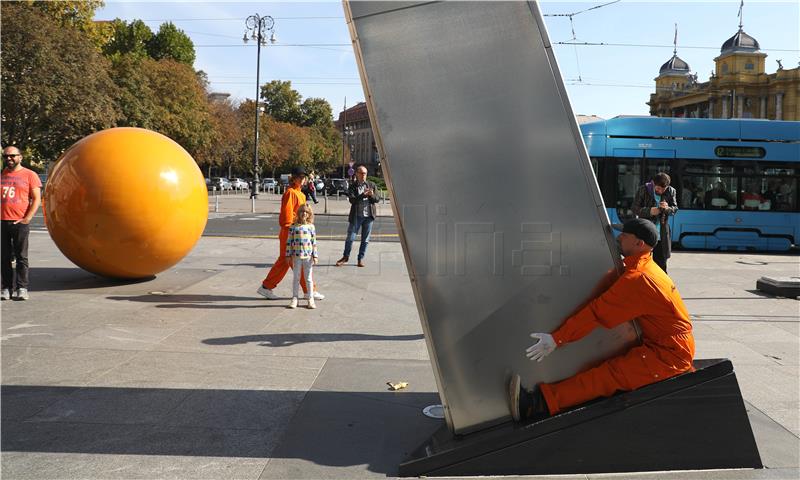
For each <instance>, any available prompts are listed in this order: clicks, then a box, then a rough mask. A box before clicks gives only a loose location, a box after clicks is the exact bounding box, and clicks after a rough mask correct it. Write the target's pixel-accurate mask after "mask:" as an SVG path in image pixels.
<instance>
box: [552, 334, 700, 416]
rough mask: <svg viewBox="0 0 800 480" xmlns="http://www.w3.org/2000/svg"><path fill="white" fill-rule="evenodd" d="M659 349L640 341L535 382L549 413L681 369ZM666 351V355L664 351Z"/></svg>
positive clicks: (635, 385)
mask: <svg viewBox="0 0 800 480" xmlns="http://www.w3.org/2000/svg"><path fill="white" fill-rule="evenodd" d="M660 353H661V351H660V350H659V349H656V348H653V347H649V346H646V345H641V346H638V347H634V348H632V349H630V350H628V352H627V353H625V354H623V355H619V356H617V357H613V358H610V359H608V360H606V361H605V362H603V363H601V364H600V365H598V366H596V367H594V368H590V369H588V370H585V371H583V372H580V373H578V374H576V375H574V376H572V377H570V378H567V379H566V380H562V381H560V382H556V383H543V384H541V385H540V386H539V388H541V389H542V395H543V396H544V399H545V401H546V402H547V408H548V410H550V415H555V414H557V413H559V412H561V411H562V410H564V409H566V408H569V407H572V406H575V405H580V404H581V403H585V402H588V401H589V400H593V399H595V398H599V397H610V396H611V395H613V394H614V393H615V392H617V391H629V390H635V389H637V388H639V387H643V386H645V385H649V384H651V383H655V382H658V381H661V380H664V379H666V378H669V377H673V376H675V375H678V374H680V373H683V372H685V371H688V370H691V369H692V367H691V364H690V365H689V366H688V368H686V369H685V370H680V369H677V368H675V367H674V363H673V362H664V361H662V360H661V359H660ZM667 355H669V354H668V353H667Z"/></svg>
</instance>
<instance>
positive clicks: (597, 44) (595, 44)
mask: <svg viewBox="0 0 800 480" xmlns="http://www.w3.org/2000/svg"><path fill="white" fill-rule="evenodd" d="M553 45H571V46H579V47H633V48H672V47H673V45H666V44H664V45H659V44H646V43H609V42H573V41H570V40H568V41H566V42H553ZM681 48H691V49H700V50H719V47H705V46H697V45H694V46H693V45H681ZM760 50H761V51H768V52H800V49H797V48H761V49H760Z"/></svg>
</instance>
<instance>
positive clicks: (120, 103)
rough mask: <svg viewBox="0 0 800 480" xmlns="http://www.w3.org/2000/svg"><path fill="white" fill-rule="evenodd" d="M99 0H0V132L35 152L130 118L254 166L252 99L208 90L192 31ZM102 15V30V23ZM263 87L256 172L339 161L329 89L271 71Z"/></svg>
mask: <svg viewBox="0 0 800 480" xmlns="http://www.w3.org/2000/svg"><path fill="white" fill-rule="evenodd" d="M101 5H102V2H101V1H99V0H86V1H62V2H38V1H30V0H26V1H22V2H16V3H11V2H9V3H4V5H3V15H2V18H1V20H2V24H1V25H0V27H1V28H2V31H1V33H2V39H1V40H2V46H3V55H2V71H0V75H1V76H2V85H1V87H2V92H0V93H1V94H2V98H0V101H2V142H3V144H4V145H17V146H19V147H20V148H21V149H23V151H25V153H26V158H28V159H32V160H34V161H36V160H55V159H56V158H57V157H58V155H59V154H60V153H61V152H62V151H63V150H65V149H66V148H68V147H69V146H70V145H72V144H73V143H74V142H76V141H77V140H79V139H81V138H83V137H85V136H86V135H89V134H91V133H93V132H95V131H97V130H100V129H105V128H111V127H115V126H132V127H140V128H146V129H150V130H154V131H157V132H160V133H162V134H164V135H166V136H168V137H170V138H172V139H173V140H175V141H176V142H178V143H179V144H180V145H181V146H183V147H184V148H185V149H186V150H187V151H188V152H189V153H190V154H191V155H192V156H193V157H194V158H195V160H196V161H197V162H198V164H200V165H201V166H204V167H208V168H209V169H211V167H218V168H229V169H231V170H232V171H234V172H236V173H238V174H239V175H242V176H246V175H252V174H253V173H255V172H253V155H254V149H255V145H254V144H253V141H254V132H253V131H254V128H255V125H254V123H255V112H256V111H255V102H254V101H252V100H247V101H244V102H242V103H241V104H238V105H237V104H234V103H233V102H231V101H229V100H222V101H220V100H218V99H211V98H210V97H209V95H208V94H209V81H208V75H207V74H206V73H205V72H203V71H195V70H194V69H193V67H192V64H193V62H194V59H195V51H194V45H193V43H192V42H191V40H190V39H189V37H188V36H186V34H185V33H184V32H182V31H181V30H179V29H178V28H176V27H175V25H173V24H172V23H165V24H162V25H161V27H160V29H159V31H158V32H157V33H156V34H154V33H153V32H152V31H151V30H150V28H149V27H148V26H147V25H146V24H145V23H144V22H143V21H141V20H134V21H131V22H125V21H122V20H119V19H117V20H114V21H112V22H93V20H92V18H93V15H94V11H95V9H96V8H98V7H99V6H101ZM54 19H55V20H56V21H54ZM100 26H102V27H104V28H106V29H107V31H108V32H109V34H108V35H106V36H102V35H99V33H98V32H100V30H101V29H100V30H98V29H96V28H95V27H98V28H99V27H100ZM100 47H101V48H100ZM260 93H261V98H263V100H264V104H263V105H264V107H265V110H266V112H265V113H262V114H260V115H261V116H260V117H259V118H260V122H259V145H258V160H259V167H260V168H259V172H258V173H259V175H264V174H267V175H272V176H275V175H276V173H279V172H285V171H288V170H289V169H290V168H291V167H293V166H303V167H305V168H307V169H314V170H316V171H321V172H327V171H330V170H331V169H333V168H335V167H336V166H337V165H338V164H339V160H338V159H339V152H340V148H341V140H340V138H339V135H338V133H337V132H336V130H335V128H334V126H333V118H332V117H333V115H332V109H331V106H330V104H329V103H328V102H327V101H326V100H324V99H321V98H308V99H306V100H303V98H302V96H301V95H300V94H299V93H298V92H297V91H296V90H294V89H293V88H292V87H291V82H288V81H286V82H285V81H279V80H275V81H272V82H269V83H267V84H266V85H264V86H262V88H261V92H260Z"/></svg>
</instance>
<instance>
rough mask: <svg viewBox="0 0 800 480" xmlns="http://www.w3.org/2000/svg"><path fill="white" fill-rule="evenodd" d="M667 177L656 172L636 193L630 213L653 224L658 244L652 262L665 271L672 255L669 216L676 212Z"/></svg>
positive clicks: (671, 188) (673, 192)
mask: <svg viewBox="0 0 800 480" xmlns="http://www.w3.org/2000/svg"><path fill="white" fill-rule="evenodd" d="M669 184H670V178H669V175H667V174H666V173H663V172H658V173H656V174H655V175H654V176H653V179H652V180H651V181H649V182H647V183H645V184H644V185H642V186H641V187H639V190H637V191H636V196H635V197H634V199H633V205H631V211H633V214H634V215H636V216H637V217H639V218H644V219H647V220H650V221H651V222H653V223H654V224H655V225H656V227H657V230H658V234H659V237H658V243H657V244H656V245H655V247H653V260H654V261H655V262H656V265H658V266H659V267H661V269H662V270H664V272H666V271H667V259H668V258H669V257H670V255H671V254H672V242H671V240H670V238H671V234H672V232H670V229H669V216H670V215H675V213H676V212H677V211H678V203H677V202H676V200H675V198H676V197H677V193H676V192H675V189H674V188H673V187H671V186H670V185H669Z"/></svg>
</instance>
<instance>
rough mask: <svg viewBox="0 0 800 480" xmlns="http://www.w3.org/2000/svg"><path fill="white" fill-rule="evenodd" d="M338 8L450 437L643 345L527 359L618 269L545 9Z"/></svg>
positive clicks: (580, 348)
mask: <svg viewBox="0 0 800 480" xmlns="http://www.w3.org/2000/svg"><path fill="white" fill-rule="evenodd" d="M344 6H345V12H346V16H347V20H348V24H349V27H350V33H351V36H352V38H353V45H354V49H355V53H356V57H357V61H358V64H359V69H360V73H361V78H362V83H363V85H364V89H365V92H366V98H367V106H368V108H369V112H370V118H371V120H372V128H373V131H374V133H375V138H376V141H377V144H378V149H379V153H380V155H381V158H382V162H383V163H382V166H383V170H384V173H385V174H386V176H387V178H388V180H389V188H390V191H391V197H392V206H393V207H394V209H395V210H394V211H395V212H396V216H395V219H396V221H397V223H398V228H399V231H400V236H401V241H402V245H403V252H404V254H405V258H406V263H407V266H408V270H409V275H410V277H411V281H412V286H413V290H414V294H415V297H416V301H417V306H418V309H419V314H420V318H421V322H422V326H423V330H424V332H425V339H426V342H427V346H428V352H429V354H430V358H431V362H432V364H433V370H434V374H435V376H436V380H437V382H438V387H439V394H440V396H441V398H442V402H443V404H444V405H445V412H446V419H447V423H448V425H449V426H450V429H451V430H452V431H453V432H454V433H467V432H470V431H473V430H476V429H479V428H483V427H487V426H489V425H493V424H496V423H500V422H503V421H506V420H507V419H508V415H509V413H508V407H507V400H506V383H507V381H508V378H509V376H510V373H511V372H512V371H519V372H521V373H522V374H523V375H524V378H526V380H527V381H528V382H530V383H535V382H540V381H556V380H559V379H562V378H565V377H568V376H570V375H572V374H574V373H576V372H578V371H580V370H582V369H584V368H586V367H588V366H590V365H592V364H593V363H596V362H598V361H600V360H602V359H603V358H607V357H609V356H611V355H612V354H614V353H617V352H619V351H620V350H622V349H623V348H625V346H627V345H629V344H630V343H631V342H633V341H635V339H636V333H635V328H634V326H633V324H632V323H627V324H624V325H623V326H621V327H618V328H617V329H615V330H612V331H608V330H603V329H600V330H598V331H595V332H594V333H593V334H592V335H590V336H588V337H587V338H585V339H583V340H581V341H580V342H576V343H575V344H571V345H568V346H566V347H564V348H560V349H558V350H557V351H556V352H555V353H554V354H552V355H550V356H549V357H548V358H546V359H545V360H544V361H543V362H541V363H532V362H530V361H528V360H527V359H526V358H525V356H524V349H525V348H526V347H527V346H528V345H530V344H531V342H532V340H531V339H530V338H529V336H528V334H529V333H530V332H532V331H546V332H549V331H552V330H553V329H555V328H556V327H557V326H558V325H559V324H560V323H561V322H562V320H563V319H564V318H565V317H566V316H568V315H569V314H570V313H571V312H573V311H575V310H576V309H577V308H578V307H580V306H581V305H582V304H583V303H585V302H586V301H587V300H588V299H589V298H591V297H592V295H594V294H596V293H597V292H598V291H600V290H601V289H602V288H603V286H604V285H605V286H607V285H608V282H609V281H611V280H613V278H615V276H616V275H617V272H618V271H619V268H620V264H619V255H618V254H617V250H616V247H615V246H614V239H613V235H612V234H611V230H610V228H609V225H608V217H607V215H606V213H605V208H604V206H603V201H602V198H601V196H600V193H599V191H598V187H597V182H596V181H595V179H594V175H593V173H592V170H591V166H590V164H589V159H588V155H587V153H586V149H585V147H584V145H583V140H582V138H581V136H580V133H579V130H578V126H577V123H576V121H575V117H574V115H573V113H572V109H571V107H570V105H569V101H568V99H567V95H566V91H565V89H564V86H563V83H562V80H561V76H560V74H559V72H558V68H557V66H556V62H555V57H554V56H553V52H552V49H551V47H550V43H549V41H548V39H547V34H546V31H545V29H544V23H543V21H542V17H541V14H540V13H539V10H538V6H537V5H536V4H535V2H530V3H525V2H399V3H397V2H360V1H359V2H349V1H347V0H345V4H344Z"/></svg>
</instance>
